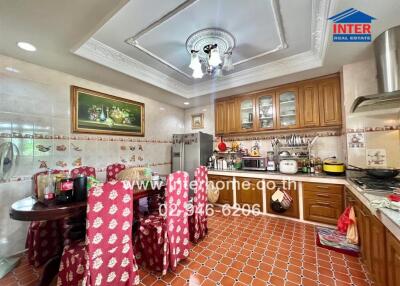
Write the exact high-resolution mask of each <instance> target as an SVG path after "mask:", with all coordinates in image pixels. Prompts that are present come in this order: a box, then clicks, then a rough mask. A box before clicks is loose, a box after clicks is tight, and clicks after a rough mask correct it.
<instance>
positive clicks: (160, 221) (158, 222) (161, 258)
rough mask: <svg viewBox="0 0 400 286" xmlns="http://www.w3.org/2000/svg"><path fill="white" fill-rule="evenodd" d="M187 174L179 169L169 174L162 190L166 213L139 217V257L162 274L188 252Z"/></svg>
mask: <svg viewBox="0 0 400 286" xmlns="http://www.w3.org/2000/svg"><path fill="white" fill-rule="evenodd" d="M188 196H189V176H188V174H187V173H186V172H182V171H178V172H175V173H173V174H170V175H169V176H168V179H167V186H166V191H165V212H166V213H165V214H158V215H150V216H148V217H145V218H141V219H140V228H139V241H140V253H139V255H138V261H140V262H141V263H143V264H145V265H146V266H147V267H148V268H150V269H152V270H156V271H161V272H162V274H163V275H165V274H166V273H167V271H168V267H170V268H171V269H172V270H174V269H175V268H176V267H177V265H178V262H179V261H180V260H182V259H185V258H186V257H188V255H189V225H188V215H187V209H186V208H187V204H188Z"/></svg>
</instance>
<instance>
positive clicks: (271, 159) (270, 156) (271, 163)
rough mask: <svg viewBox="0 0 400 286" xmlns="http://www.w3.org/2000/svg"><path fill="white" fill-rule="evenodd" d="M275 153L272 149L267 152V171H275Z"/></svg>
mask: <svg viewBox="0 0 400 286" xmlns="http://www.w3.org/2000/svg"><path fill="white" fill-rule="evenodd" d="M275 170H276V165H275V153H274V152H272V151H269V152H267V171H271V172H272V171H275Z"/></svg>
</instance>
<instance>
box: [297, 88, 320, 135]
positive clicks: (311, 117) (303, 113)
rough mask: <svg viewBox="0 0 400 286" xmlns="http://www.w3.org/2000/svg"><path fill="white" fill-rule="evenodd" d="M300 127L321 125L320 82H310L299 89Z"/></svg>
mask: <svg viewBox="0 0 400 286" xmlns="http://www.w3.org/2000/svg"><path fill="white" fill-rule="evenodd" d="M299 105H300V108H299V112H300V127H318V126H319V123H320V121H319V94H318V84H317V83H316V82H310V83H305V84H303V85H302V86H301V87H300V89H299Z"/></svg>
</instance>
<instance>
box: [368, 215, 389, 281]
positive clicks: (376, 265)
mask: <svg viewBox="0 0 400 286" xmlns="http://www.w3.org/2000/svg"><path fill="white" fill-rule="evenodd" d="M385 231H386V228H385V226H384V225H383V224H382V223H381V222H380V221H379V220H378V219H377V218H376V217H375V216H374V215H371V231H370V235H371V274H372V277H374V279H375V282H376V284H377V285H380V286H384V285H387V283H386V235H385Z"/></svg>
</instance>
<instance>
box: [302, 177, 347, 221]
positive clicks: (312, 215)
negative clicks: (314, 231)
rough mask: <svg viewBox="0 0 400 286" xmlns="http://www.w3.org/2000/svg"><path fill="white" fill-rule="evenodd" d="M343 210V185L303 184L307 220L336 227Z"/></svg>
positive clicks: (304, 209)
mask: <svg viewBox="0 0 400 286" xmlns="http://www.w3.org/2000/svg"><path fill="white" fill-rule="evenodd" d="M343 210H344V207H343V186H342V185H333V184H319V183H303V216H304V219H305V220H309V221H315V222H321V223H326V224H332V225H335V224H336V223H337V220H338V218H339V216H340V215H341V213H342V212H343Z"/></svg>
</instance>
